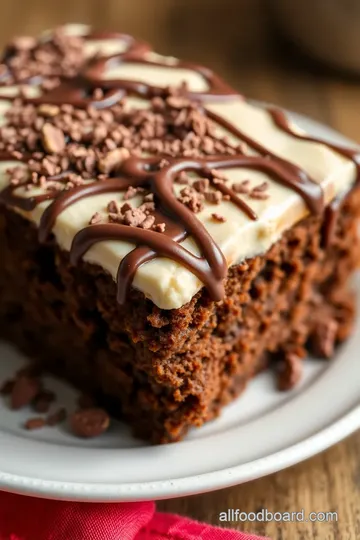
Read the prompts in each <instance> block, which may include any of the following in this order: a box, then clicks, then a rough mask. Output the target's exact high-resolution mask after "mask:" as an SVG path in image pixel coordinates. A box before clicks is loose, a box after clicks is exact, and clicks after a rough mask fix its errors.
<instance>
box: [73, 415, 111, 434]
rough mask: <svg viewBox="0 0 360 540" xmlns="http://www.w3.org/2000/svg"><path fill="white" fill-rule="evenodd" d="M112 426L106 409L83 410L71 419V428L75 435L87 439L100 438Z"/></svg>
mask: <svg viewBox="0 0 360 540" xmlns="http://www.w3.org/2000/svg"><path fill="white" fill-rule="evenodd" d="M109 425H110V417H109V415H108V414H107V412H106V411H105V410H104V409H100V408H91V409H81V410H79V411H77V412H75V413H74V414H72V415H71V417H70V426H71V429H72V431H73V433H74V434H75V435H77V436H78V437H83V438H86V439H89V438H92V437H98V436H99V435H101V434H102V433H104V432H105V431H106V430H107V429H108V427H109Z"/></svg>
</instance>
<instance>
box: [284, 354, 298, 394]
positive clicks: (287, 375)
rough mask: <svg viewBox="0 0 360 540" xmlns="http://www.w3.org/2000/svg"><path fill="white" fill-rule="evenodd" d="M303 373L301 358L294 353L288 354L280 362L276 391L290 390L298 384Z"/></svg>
mask: <svg viewBox="0 0 360 540" xmlns="http://www.w3.org/2000/svg"><path fill="white" fill-rule="evenodd" d="M302 371H303V361H302V358H300V357H299V356H297V355H296V354H295V353H288V354H286V355H285V357H284V359H283V360H282V361H281V362H280V366H279V371H278V389H279V390H283V391H284V390H290V389H291V388H294V386H296V385H297V384H298V382H299V381H300V379H301V375H302Z"/></svg>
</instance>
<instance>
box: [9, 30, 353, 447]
mask: <svg viewBox="0 0 360 540" xmlns="http://www.w3.org/2000/svg"><path fill="white" fill-rule="evenodd" d="M0 83H1V86H0V114H1V116H0V120H1V127H0V157H1V161H0V184H1V186H0V187H1V194H0V200H1V207H0V250H1V251H0V253H1V261H2V262H1V265H0V291H1V293H0V294H1V296H0V298H1V300H0V320H1V326H0V327H1V334H2V336H3V337H4V338H6V339H8V340H10V341H12V342H13V343H14V344H16V345H17V346H18V347H20V348H21V349H22V350H24V351H25V352H26V353H27V355H28V356H29V357H30V358H31V359H34V360H36V361H37V362H40V363H41V364H42V365H43V366H44V368H45V369H48V370H50V371H52V372H54V373H56V374H58V375H60V376H62V377H64V378H65V379H67V380H69V381H70V382H71V383H73V384H75V385H76V386H77V387H79V388H80V389H81V390H83V391H85V392H87V393H91V394H94V395H96V397H97V398H98V400H99V401H100V402H101V403H102V404H103V406H105V407H106V408H107V409H108V410H109V411H111V412H112V413H113V414H115V415H116V416H119V417H122V418H124V419H125V420H126V421H127V422H128V423H129V424H131V426H132V427H133V430H134V432H135V433H136V434H137V435H138V436H140V437H143V438H146V439H150V440H151V441H153V442H155V443H164V442H170V441H176V440H179V439H181V438H182V437H183V436H184V435H185V434H186V432H187V430H188V429H189V428H190V427H192V426H200V425H202V424H203V423H204V422H206V421H207V420H210V419H212V418H214V417H215V416H216V415H217V414H218V413H219V411H220V410H221V408H222V407H223V406H224V405H225V404H226V403H227V402H229V401H230V400H232V399H233V398H234V397H236V396H237V395H238V394H239V393H240V392H241V391H242V390H243V389H244V388H245V386H246V384H247V382H248V381H249V380H250V379H251V378H252V377H253V376H254V375H256V374H257V373H258V372H259V371H260V370H262V369H264V368H265V367H267V366H268V365H270V364H271V365H274V366H275V367H276V369H277V370H278V385H279V387H280V388H281V389H287V388H290V387H292V386H293V385H294V384H296V382H297V381H298V379H299V378H300V376H301V366H302V359H303V358H304V356H305V355H306V354H307V351H308V350H311V351H314V352H315V353H316V354H317V355H320V356H323V357H326V358H330V357H332V356H333V354H334V350H335V347H336V345H337V344H338V343H339V342H341V341H343V340H345V339H346V338H347V337H348V335H349V334H350V332H351V327H352V320H353V316H354V307H353V299H352V294H351V291H350V289H349V278H350V277H351V275H352V274H353V272H354V269H355V267H356V265H357V261H358V258H359V241H358V234H357V224H358V218H359V214H360V210H359V209H360V206H359V190H357V189H356V186H357V181H358V179H359V171H360V169H359V167H360V165H359V163H360V156H359V154H358V153H357V151H355V150H353V149H349V148H343V147H340V146H337V145H331V144H326V143H324V142H322V141H320V140H318V139H316V138H314V137H313V136H311V135H310V134H307V133H305V132H304V131H302V130H301V129H299V128H298V127H297V126H296V125H294V124H293V123H292V122H291V121H290V120H289V119H288V118H287V116H286V114H285V113H284V112H283V111H281V110H280V109H276V108H265V107H260V106H256V105H254V104H251V103H249V102H248V101H247V100H246V99H245V98H244V97H243V96H241V95H239V94H238V93H237V92H236V91H235V90H233V89H231V88H230V87H229V86H228V85H227V84H226V83H225V82H223V81H222V80H221V79H220V78H219V77H218V76H217V75H215V74H214V73H212V72H211V71H210V70H209V69H207V68H204V67H202V66H197V65H195V64H191V63H186V62H183V61H180V60H177V59H176V58H173V57H165V56H161V55H159V54H156V53H155V52H153V51H152V49H151V47H150V46H148V45H147V44H146V43H143V42H139V41H137V40H135V39H134V38H132V37H131V36H128V35H123V34H119V33H116V32H112V33H101V34H99V33H94V32H92V31H91V29H89V28H88V27H85V26H78V25H68V26H65V27H63V28H60V29H57V30H56V31H53V32H47V33H46V34H43V35H42V36H40V38H39V39H35V38H30V37H24V38H18V39H16V40H14V42H12V43H10V44H9V46H8V47H7V48H6V50H5V52H4V54H3V57H2V64H1V80H0ZM239 406H241V404H239Z"/></svg>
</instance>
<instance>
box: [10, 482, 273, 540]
mask: <svg viewBox="0 0 360 540" xmlns="http://www.w3.org/2000/svg"><path fill="white" fill-rule="evenodd" d="M0 540H266V539H264V538H262V539H261V538H260V537H259V536H253V535H251V534H246V533H241V532H239V531H235V530H229V529H221V528H219V527H212V526H210V525H206V524H204V523H198V522H197V521H193V520H191V519H187V518H184V517H181V516H176V515H172V514H162V513H160V512H156V511H155V505H154V503H152V502H142V503H121V504H120V503H106V504H104V503H101V504H100V503H77V502H74V503H72V502H71V503H70V502H62V501H48V500H45V499H35V498H32V497H24V496H22V495H13V494H10V493H4V492H0Z"/></svg>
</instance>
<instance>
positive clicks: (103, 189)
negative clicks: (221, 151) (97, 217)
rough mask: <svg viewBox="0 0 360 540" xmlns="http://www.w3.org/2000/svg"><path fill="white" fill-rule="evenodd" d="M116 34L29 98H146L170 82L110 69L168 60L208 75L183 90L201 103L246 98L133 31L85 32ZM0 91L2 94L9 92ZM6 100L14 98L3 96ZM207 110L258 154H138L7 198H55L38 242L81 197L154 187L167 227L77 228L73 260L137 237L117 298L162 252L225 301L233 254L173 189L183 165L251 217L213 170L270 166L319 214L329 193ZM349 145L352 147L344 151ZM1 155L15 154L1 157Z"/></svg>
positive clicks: (103, 103)
mask: <svg viewBox="0 0 360 540" xmlns="http://www.w3.org/2000/svg"><path fill="white" fill-rule="evenodd" d="M110 38H113V39H124V40H125V41H126V42H127V44H128V50H127V51H126V52H125V53H122V54H117V55H113V56H102V57H99V56H96V57H94V58H92V59H91V60H90V61H89V62H88V63H87V64H86V65H85V67H84V69H83V70H82V72H81V73H80V74H79V75H78V76H77V77H75V78H71V79H69V78H65V77H63V79H62V81H61V84H60V85H59V86H57V87H56V88H54V89H52V90H50V91H47V92H45V93H44V94H43V95H42V96H41V97H40V98H36V99H27V101H28V102H30V103H36V104H42V103H50V104H51V103H57V104H59V103H60V104H61V103H66V104H71V105H74V106H76V107H87V106H88V105H92V106H94V107H96V108H105V107H111V106H112V105H114V104H115V103H117V102H118V101H119V99H121V98H122V97H123V96H124V95H129V94H134V95H137V96H141V97H143V98H146V99H151V98H153V97H156V96H161V97H163V96H164V95H166V89H164V88H161V87H157V86H154V85H151V84H146V83H143V82H140V81H134V80H124V79H117V80H107V79H104V78H103V75H104V72H105V70H106V68H107V66H108V65H109V64H110V63H116V64H120V63H137V64H141V65H151V66H159V67H165V68H167V69H169V71H170V70H174V69H178V68H182V69H188V70H192V71H194V72H196V73H198V74H200V75H201V76H202V77H203V78H204V80H205V82H206V83H207V87H208V90H207V91H205V92H193V91H190V90H187V89H186V88H185V89H184V93H185V95H186V96H187V97H189V98H191V99H193V100H196V101H199V102H201V103H206V102H207V101H214V100H222V101H224V100H231V99H233V98H234V97H236V98H237V99H239V98H240V96H239V94H237V93H236V92H235V91H234V90H233V89H232V88H230V87H229V86H228V85H227V84H226V83H224V82H223V81H222V80H221V79H220V77H218V76H217V75H215V74H214V73H213V72H212V71H211V70H209V69H207V68H205V67H202V66H197V65H195V64H190V63H187V62H182V61H176V63H175V64H169V63H167V62H166V61H165V59H164V61H161V59H160V58H161V57H156V60H154V59H152V58H150V59H149V58H148V57H147V54H148V53H149V52H151V49H150V47H149V46H148V45H147V44H144V43H142V42H137V41H135V40H134V39H133V38H131V37H130V36H124V35H122V34H120V35H119V34H114V33H102V34H89V35H88V36H87V37H86V39H110ZM29 82H30V83H31V82H32V81H29ZM96 88H101V89H102V90H103V92H104V96H103V98H102V99H100V100H94V99H93V98H92V92H93V91H94V90H95V89H96ZM0 98H1V99H2V96H0ZM4 99H13V98H9V97H4ZM205 113H206V114H207V116H208V117H209V118H210V119H211V120H213V121H214V122H215V123H217V124H218V125H220V126H222V127H223V128H224V129H225V130H227V131H229V132H230V133H232V134H233V135H234V136H235V137H237V138H238V139H239V140H240V141H243V142H245V143H246V144H247V145H248V146H249V147H251V148H252V149H253V150H255V151H256V152H257V154H258V155H256V156H247V155H244V154H242V153H239V154H236V155H230V156H224V155H220V156H210V157H204V158H185V157H184V158H168V156H166V160H167V161H168V164H166V165H165V166H161V161H162V156H156V157H151V158H140V157H134V156H132V157H130V158H128V159H127V160H125V161H124V162H123V164H122V166H121V168H120V169H119V170H118V171H117V176H116V177H115V178H114V177H111V178H110V177H109V178H107V179H104V180H102V181H98V182H88V183H85V184H82V185H80V186H78V187H74V188H73V189H71V190H64V191H62V192H60V193H59V192H49V193H45V194H42V195H38V196H34V197H30V198H23V197H20V196H18V195H16V193H14V192H15V190H16V189H17V188H18V187H19V186H12V185H10V186H8V187H7V188H5V189H4V190H3V191H2V192H1V194H0V201H2V202H3V203H4V204H7V205H10V206H16V207H19V208H21V209H23V210H25V211H31V210H33V209H34V208H35V207H36V205H37V204H39V203H41V202H43V201H45V200H50V199H54V200H53V202H52V203H51V204H50V205H49V206H48V207H47V209H46V210H45V211H44V213H43V215H42V218H41V222H40V226H39V241H40V242H45V241H46V240H47V239H48V237H49V235H50V234H51V231H52V229H53V227H54V225H55V222H56V219H57V218H58V216H59V215H60V214H61V213H62V212H63V211H64V210H66V208H68V207H69V206H71V205H72V204H74V203H75V202H77V201H79V200H82V199H84V198H87V197H92V196H95V195H97V194H104V193H117V192H123V191H124V190H126V189H127V188H128V187H129V186H133V187H144V188H146V189H149V190H150V191H151V192H152V193H153V194H154V197H155V201H156V211H155V218H156V221H157V222H158V223H161V222H163V223H166V230H165V232H164V233H159V232H155V231H151V230H144V229H139V228H136V227H130V226H126V225H121V224H114V223H109V224H99V225H90V226H88V227H85V228H84V229H82V230H80V231H79V232H78V233H77V234H76V235H75V237H74V239H73V243H72V246H71V251H70V257H71V261H72V262H73V263H74V264H76V263H77V262H78V261H79V259H81V258H82V257H83V255H84V254H85V253H86V252H87V251H88V250H89V249H90V248H91V247H92V246H93V245H95V244H96V243H98V242H101V241H104V240H124V241H128V242H133V243H134V244H136V246H137V247H136V248H135V249H133V250H132V251H131V252H130V253H128V255H126V256H125V257H124V258H123V260H122V261H121V263H120V265H119V269H118V274H117V283H118V301H119V303H120V304H122V303H124V302H125V300H126V295H127V291H128V289H129V287H130V286H131V283H132V281H133V278H134V275H135V272H136V270H137V269H138V268H139V267H140V266H141V265H142V264H144V263H145V262H148V261H150V260H153V259H154V258H156V257H159V256H164V257H168V258H170V259H173V260H175V261H177V262H179V263H181V264H182V265H183V266H185V267H186V268H188V269H189V270H190V271H191V272H193V273H194V274H195V275H196V276H197V277H198V278H199V279H200V280H201V281H202V282H203V283H204V284H205V286H206V287H207V288H208V290H209V293H210V295H211V297H212V298H213V299H214V300H215V301H218V300H220V299H221V298H222V297H223V295H224V286H223V280H224V278H225V277H226V273H227V264H226V260H225V257H224V255H223V253H222V252H221V250H220V248H219V246H218V245H217V244H216V242H215V241H214V239H213V238H212V237H211V236H210V234H209V233H208V232H207V230H206V229H205V227H204V226H203V224H202V223H201V222H200V221H199V220H198V219H197V218H196V215H195V214H194V213H193V212H192V211H191V210H189V209H188V208H187V207H186V206H185V205H183V204H182V203H181V202H180V201H178V200H177V198H176V196H175V194H174V191H173V183H174V180H175V177H176V176H177V175H178V174H179V173H180V172H182V171H187V172H196V173H197V174H198V175H199V176H202V177H205V178H208V180H209V182H210V184H212V185H213V186H214V187H215V188H216V189H217V190H219V191H221V192H222V193H223V194H224V195H227V196H229V198H230V200H231V201H232V202H233V203H234V204H236V205H237V206H238V207H239V209H240V210H241V211H242V212H244V213H245V214H246V215H247V216H248V217H249V219H252V220H256V219H257V216H256V214H255V212H254V211H253V210H252V209H251V208H250V206H248V205H247V204H246V202H245V201H244V200H242V199H241V198H240V197H239V196H238V195H237V194H236V193H235V192H234V191H233V190H232V189H231V188H230V187H229V186H228V185H227V184H226V183H225V182H221V181H220V182H219V181H218V179H216V178H215V176H214V173H213V172H212V171H213V170H215V171H216V170H226V169H231V168H247V169H255V170H260V171H263V172H265V173H267V174H268V175H269V176H271V177H272V178H274V180H275V181H276V182H279V183H281V184H282V185H285V186H286V187H289V188H291V189H293V190H294V191H296V192H297V193H298V194H299V195H300V196H301V197H302V198H303V200H304V201H305V203H306V205H307V206H308V208H309V210H310V212H312V213H313V214H319V213H321V212H322V211H323V209H324V198H323V193H322V189H321V186H319V185H318V184H317V183H316V182H314V181H313V180H312V179H311V178H310V177H309V175H307V174H306V172H305V171H303V170H302V169H300V168H299V167H297V166H296V165H295V164H293V163H290V162H288V161H286V160H284V159H282V158H280V157H278V156H277V155H276V154H274V153H272V152H271V151H270V150H268V149H267V148H265V147H264V146H262V145H261V144H260V143H258V142H257V141H255V140H254V139H252V138H250V137H249V136H248V135H246V134H245V133H243V132H242V131H241V130H240V129H239V128H237V127H236V126H234V125H233V124H232V123H231V122H228V121H227V120H225V119H224V118H222V117H221V116H219V115H217V114H215V113H213V112H211V111H209V110H207V109H205ZM269 113H270V114H271V115H272V117H273V119H274V121H275V122H276V123H277V125H279V127H280V128H281V129H283V130H285V131H287V132H290V133H291V134H293V135H295V136H297V134H295V133H293V132H292V131H290V130H291V128H290V126H289V125H288V123H287V121H286V118H285V117H284V118H282V117H281V115H279V114H278V113H276V112H273V111H271V110H270V111H269ZM308 140H313V141H315V142H317V141H316V139H314V138H310V137H309V138H308ZM329 146H330V147H332V146H331V145H329ZM338 151H340V150H338ZM341 151H342V152H343V153H344V155H346V156H347V157H351V158H352V159H355V157H354V155H353V154H351V155H350V153H349V152H350V151H349V150H346V149H342V150H341ZM345 152H348V153H347V154H345ZM0 159H2V160H4V159H13V158H11V157H7V156H0ZM356 164H357V167H358V171H359V174H360V159H359V160H358V161H356ZM63 176H64V177H65V176H66V174H65V173H64V174H63ZM56 180H58V181H61V180H62V178H61V176H60V177H57V178H56ZM189 235H191V236H192V237H193V238H194V240H195V242H196V244H197V246H198V248H199V252H200V256H197V255H195V254H193V253H191V252H190V251H189V250H187V249H185V248H184V247H183V246H182V245H180V243H179V242H182V241H183V240H184V239H185V238H186V237H187V236H189Z"/></svg>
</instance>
